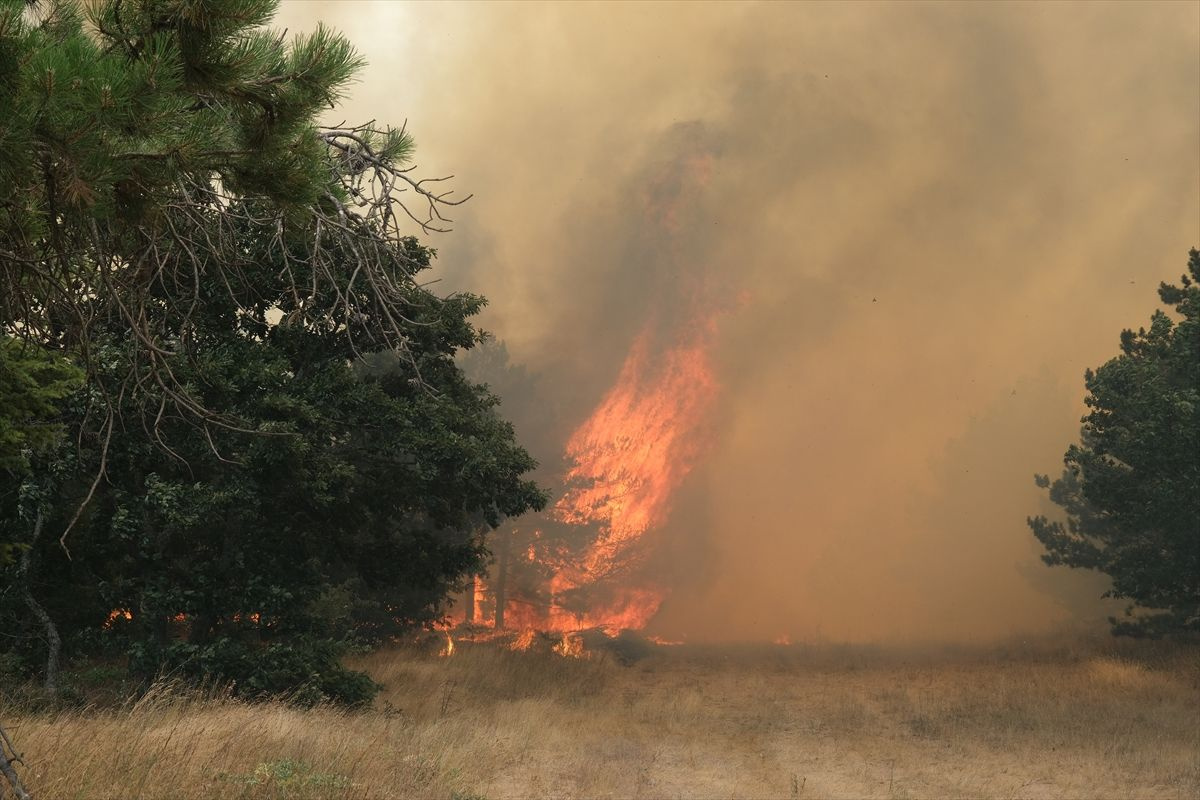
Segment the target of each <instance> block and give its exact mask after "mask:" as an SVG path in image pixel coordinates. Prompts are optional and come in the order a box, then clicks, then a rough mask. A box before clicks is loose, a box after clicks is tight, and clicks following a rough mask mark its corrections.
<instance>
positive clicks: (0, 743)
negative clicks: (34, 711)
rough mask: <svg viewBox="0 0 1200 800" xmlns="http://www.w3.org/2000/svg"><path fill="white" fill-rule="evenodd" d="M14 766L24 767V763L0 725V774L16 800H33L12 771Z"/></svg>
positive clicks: (18, 777)
mask: <svg viewBox="0 0 1200 800" xmlns="http://www.w3.org/2000/svg"><path fill="white" fill-rule="evenodd" d="M10 753H11V754H12V755H11V756H10V755H9V754H10ZM14 764H21V765H24V764H25V762H24V761H22V760H21V754H20V753H18V752H17V748H15V747H13V743H12V739H10V738H8V732H7V731H5V730H4V726H3V725H0V774H2V775H4V777H5V779H6V780H7V781H8V785H9V786H11V787H12V790H13V794H15V795H16V796H17V800H33V798H32V797H31V796H30V794H29V792H27V791H26V790H25V786H24V784H22V783H21V778H20V776H19V775H17V771H16V770H15V769H13V765H14Z"/></svg>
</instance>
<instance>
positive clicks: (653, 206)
mask: <svg viewBox="0 0 1200 800" xmlns="http://www.w3.org/2000/svg"><path fill="white" fill-rule="evenodd" d="M688 149H690V152H684V153H683V154H682V155H680V156H678V157H676V158H675V159H672V160H669V161H668V162H667V163H664V164H663V165H662V167H661V170H660V171H659V173H658V174H657V175H656V176H654V178H653V179H652V180H651V181H649V182H648V184H647V188H646V189H645V190H644V192H643V193H642V195H641V200H642V205H643V208H642V220H643V225H644V226H645V228H646V234H647V236H648V237H649V238H650V239H652V240H654V241H655V242H657V245H656V247H655V249H654V251H653V253H654V257H655V258H656V259H660V260H662V261H664V262H666V263H677V264H681V265H682V264H684V263H686V262H687V261H688V260H689V256H688V255H686V253H685V250H686V248H685V247H684V245H683V243H682V240H681V239H680V234H681V232H682V231H683V230H684V229H685V227H686V226H682V225H681V220H682V219H684V218H685V217H686V216H687V215H688V214H689V213H690V212H691V210H692V208H693V203H694V201H696V200H697V199H698V198H699V197H700V196H701V194H700V190H701V189H702V188H703V187H704V186H705V185H706V184H707V183H708V182H709V180H710V178H711V175H712V173H713V169H714V156H713V154H712V153H710V152H707V150H706V149H705V147H704V146H703V145H702V144H699V143H692V145H690V146H689V148H688ZM710 288H711V287H706V286H704V285H702V284H701V285H693V286H684V285H680V284H678V283H673V284H671V285H670V287H669V288H667V289H666V291H667V292H669V293H670V294H671V295H672V298H671V302H670V303H669V304H667V305H668V306H669V307H675V308H679V307H680V306H681V305H682V308H683V309H686V310H685V311H684V313H682V314H679V313H676V314H674V315H672V316H664V315H662V314H660V313H658V312H657V311H653V312H651V313H650V315H649V316H648V317H646V318H644V319H643V321H642V325H641V328H640V330H639V331H638V333H637V335H636V336H635V337H634V338H633V341H632V343H631V344H630V346H629V349H628V351H627V353H626V355H625V358H624V361H623V362H622V364H621V367H620V369H619V371H618V373H617V378H616V380H615V382H614V383H613V385H612V386H611V387H610V388H609V389H608V390H607V391H606V392H605V393H604V394H603V396H602V397H601V398H600V400H599V402H598V403H597V404H596V405H595V407H594V408H593V409H592V412H591V413H590V414H589V415H588V416H587V417H586V418H585V419H584V420H583V421H582V422H581V423H580V424H578V425H577V426H576V427H575V429H574V431H573V432H572V433H571V434H570V436H569V437H567V439H566V441H565V443H564V445H563V454H564V456H565V458H566V462H567V466H566V469H565V470H564V472H563V474H562V475H561V478H560V480H561V494H560V495H559V497H558V500H557V502H555V503H554V505H553V506H552V507H551V509H549V510H548V511H547V512H545V513H544V514H543V515H542V517H541V518H540V520H539V519H536V518H535V519H534V521H533V523H532V524H529V523H528V522H526V521H523V522H524V524H523V525H521V526H520V527H516V526H514V527H511V528H509V529H507V530H506V529H501V530H500V531H498V532H497V533H496V535H495V537H496V538H495V540H494V545H493V551H494V552H495V553H496V563H495V566H494V568H493V569H492V570H491V571H490V574H489V575H487V576H478V577H476V578H475V580H474V583H473V586H472V587H468V589H467V591H466V593H465V596H464V597H463V602H462V603H461V606H460V607H461V610H459V611H457V612H456V614H455V615H452V617H451V621H452V623H469V624H474V623H477V622H478V621H479V620H480V619H482V618H483V616H485V615H487V614H488V612H489V611H490V615H491V617H492V621H493V627H494V628H495V629H496V630H503V629H506V628H507V629H515V630H527V631H534V630H536V631H543V632H552V633H560V634H564V639H563V640H562V642H560V644H559V646H558V647H556V652H557V651H560V650H561V651H563V654H574V652H575V650H576V649H577V648H582V642H579V643H575V642H573V641H569V640H568V638H566V636H565V635H568V634H573V633H577V632H579V631H583V630H596V629H598V630H601V631H603V632H605V633H606V634H608V635H609V636H616V635H617V634H618V633H619V632H620V631H622V630H642V629H643V628H645V627H646V625H647V623H648V622H649V621H650V619H651V618H652V617H653V616H654V614H655V613H656V612H657V611H658V610H659V608H660V606H661V605H662V602H663V600H664V598H665V596H666V589H665V588H664V587H663V586H661V585H659V582H657V581H655V580H654V579H653V578H650V577H647V576H646V575H645V574H644V572H645V571H644V570H640V569H639V568H640V567H642V566H643V565H644V563H645V561H646V557H647V555H648V554H649V552H650V550H651V549H652V547H653V544H652V537H649V536H648V534H651V533H652V532H654V531H656V530H659V529H661V528H662V526H663V525H664V524H665V523H666V522H667V520H668V517H669V515H670V513H671V506H672V497H673V495H674V493H675V491H676V490H677V489H678V488H679V487H680V486H681V485H682V483H683V482H684V479H685V478H686V477H687V475H688V474H689V473H690V472H691V471H692V469H693V467H695V465H696V463H697V462H698V460H699V458H700V456H701V455H702V453H703V450H704V448H705V446H706V442H707V437H706V436H705V435H704V431H703V428H704V426H705V424H706V423H707V421H708V419H709V411H710V409H711V407H712V405H713V402H714V400H715V398H716V396H717V392H718V381H717V378H716V372H715V369H714V366H713V363H712V356H711V350H712V345H713V341H714V338H715V333H716V322H717V319H718V318H719V317H720V315H721V313H722V311H723V303H722V302H721V301H718V300H715V299H714V298H713V297H712V296H711V295H709V294H706V292H708V291H709V290H710ZM531 641H532V640H531V639H529V638H528V637H526V636H525V635H524V634H522V636H521V638H520V639H518V640H517V641H516V642H514V643H513V646H514V648H515V649H522V648H527V647H528V646H529V643H530V642H531Z"/></svg>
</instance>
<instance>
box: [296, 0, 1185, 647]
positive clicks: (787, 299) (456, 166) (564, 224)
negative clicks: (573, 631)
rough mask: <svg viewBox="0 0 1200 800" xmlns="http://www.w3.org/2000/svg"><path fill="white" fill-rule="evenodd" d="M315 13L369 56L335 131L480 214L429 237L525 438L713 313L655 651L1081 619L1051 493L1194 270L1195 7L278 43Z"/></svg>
mask: <svg viewBox="0 0 1200 800" xmlns="http://www.w3.org/2000/svg"><path fill="white" fill-rule="evenodd" d="M318 20H320V21H324V22H326V23H328V24H329V25H331V26H332V27H334V28H337V29H339V30H341V31H342V32H344V33H345V34H346V35H347V36H348V37H349V38H350V39H351V40H352V41H353V42H354V44H355V45H356V46H357V47H358V48H359V49H360V51H361V52H362V53H363V54H364V55H365V56H366V58H367V59H368V60H369V62H370V66H369V67H368V68H367V69H366V70H365V71H364V72H363V73H362V75H361V79H360V81H359V83H358V84H356V85H355V86H354V87H353V90H352V94H351V96H350V97H349V98H348V99H347V101H346V102H345V103H344V105H343V106H342V107H341V108H339V109H338V111H337V113H336V115H335V116H337V117H338V120H332V121H339V120H340V119H341V118H346V119H349V120H352V121H363V120H369V119H377V120H380V121H381V122H391V123H394V124H399V123H402V122H403V121H404V120H406V119H407V120H408V125H409V129H410V130H411V131H412V132H413V134H414V135H415V136H416V138H417V143H418V163H419V164H420V170H421V172H422V173H423V174H426V175H433V174H445V173H451V172H452V173H454V174H455V175H456V178H455V181H454V183H455V185H456V186H457V187H458V188H459V189H460V191H461V192H463V193H467V192H473V193H474V194H475V198H474V199H473V200H471V202H470V203H469V204H467V205H466V206H464V207H463V208H461V209H459V213H458V214H457V215H456V229H455V231H454V232H453V233H451V234H448V235H442V236H439V237H437V238H436V239H434V240H433V241H432V244H433V245H434V246H435V247H437V249H438V250H439V253H440V256H439V268H438V274H439V276H440V277H442V278H443V283H442V285H443V286H444V287H445V290H446V291H451V290H454V289H469V290H471V291H476V292H480V293H482V294H484V295H486V296H487V297H488V298H489V299H490V301H491V306H490V308H489V309H488V311H487V313H486V314H485V316H484V318H483V324H484V325H485V327H487V328H488V329H490V330H491V331H493V332H494V333H495V334H496V335H497V337H498V338H501V339H503V340H505V341H506V343H507V345H508V348H509V351H510V353H511V355H512V356H513V359H514V360H515V361H517V362H520V363H523V364H525V365H526V366H527V367H528V368H529V369H530V370H531V371H533V372H535V373H536V374H538V375H539V377H540V382H539V386H540V387H541V390H540V393H539V394H538V396H537V397H530V398H521V397H514V398H509V408H510V410H511V411H512V413H513V415H514V416H516V417H518V418H523V419H529V418H536V415H537V412H539V411H540V410H541V409H540V408H533V409H530V408H517V406H519V405H521V404H525V405H526V406H528V405H529V404H538V405H539V406H544V407H545V408H546V409H550V410H552V413H551V412H550V411H546V413H545V415H544V416H545V418H547V419H553V420H554V421H555V422H554V424H557V425H561V426H562V427H563V430H562V431H559V432H558V433H557V435H558V436H561V437H562V438H563V440H565V436H566V434H567V433H569V430H570V429H571V428H572V427H574V426H575V425H577V424H578V423H579V422H580V421H582V419H583V418H584V417H586V415H587V414H588V413H589V412H590V411H591V410H592V408H593V407H594V406H595V405H596V403H597V402H598V401H599V400H600V397H601V396H602V395H603V392H604V390H605V389H606V388H607V387H608V386H609V385H610V384H611V383H612V381H613V380H614V379H615V377H616V375H617V373H618V371H619V370H620V367H621V364H622V361H623V359H624V356H625V354H626V352H627V350H628V348H629V345H630V343H631V342H632V341H633V339H634V338H635V337H636V336H637V335H638V333H639V332H640V331H642V330H643V329H644V328H646V326H648V325H649V326H652V327H654V326H657V327H658V328H661V329H662V330H663V331H666V332H669V331H670V330H671V329H673V327H674V326H678V325H682V324H685V323H686V318H688V317H689V315H692V314H693V313H695V310H696V309H697V308H699V309H707V310H708V311H709V314H710V316H711V318H712V319H713V321H714V322H715V324H716V331H717V332H716V335H715V337H714V339H713V342H714V343H713V345H712V346H713V348H714V350H713V356H712V357H713V362H714V365H715V371H716V374H717V378H718V382H719V385H720V390H719V393H718V395H717V400H716V401H715V404H716V407H715V408H714V409H713V410H712V412H711V414H710V418H709V419H708V420H707V422H706V425H705V428H704V437H705V442H706V444H705V449H704V453H703V455H702V456H701V459H700V461H699V463H698V464H697V466H696V467H695V469H694V470H693V471H692V472H691V474H690V475H689V476H688V478H687V480H686V482H685V484H684V485H683V486H682V487H681V488H680V489H679V491H678V493H677V496H676V501H675V504H674V510H673V512H672V515H671V518H670V520H669V522H668V523H667V524H666V526H665V528H663V529H662V530H660V531H657V532H656V533H655V534H654V535H655V536H656V537H657V538H658V539H659V540H660V542H661V547H660V548H659V551H658V554H657V556H656V557H655V559H654V560H653V562H652V564H651V567H652V568H653V569H654V570H656V575H657V577H658V579H659V580H661V581H662V582H663V583H664V584H665V585H667V586H669V587H670V588H671V594H670V596H669V598H668V599H667V601H666V602H665V603H664V605H663V608H662V611H661V612H660V614H659V616H658V618H657V619H656V620H655V621H654V623H653V625H652V627H651V630H656V631H658V632H661V633H663V634H665V635H673V636H677V635H687V636H689V637H691V638H693V639H704V638H764V637H765V638H773V637H775V636H778V635H783V634H786V635H788V636H790V637H791V638H793V639H796V640H801V639H805V638H809V639H811V638H814V637H825V638H831V639H852V640H877V639H891V638H896V637H918V638H947V637H950V638H959V639H963V638H966V639H986V638H990V637H995V636H1000V635H1008V634H1012V633H1020V632H1026V631H1030V632H1032V631H1037V630H1041V629H1044V628H1047V627H1049V626H1051V625H1054V624H1057V623H1058V622H1060V621H1061V620H1063V619H1064V618H1065V616H1066V611H1065V610H1064V607H1063V606H1062V605H1061V604H1060V603H1058V602H1056V600H1055V599H1054V597H1053V596H1052V595H1051V594H1048V593H1046V591H1045V589H1046V587H1047V586H1054V585H1055V584H1056V583H1057V584H1058V585H1060V586H1068V587H1069V586H1070V585H1073V584H1075V583H1077V581H1076V580H1075V579H1074V577H1073V576H1069V575H1066V576H1064V575H1061V574H1059V573H1058V572H1052V571H1050V570H1049V569H1048V568H1045V567H1042V566H1040V564H1039V563H1038V561H1037V548H1036V542H1034V540H1033V539H1032V536H1031V534H1030V533H1029V531H1028V529H1027V528H1026V527H1025V522H1024V519H1025V517H1026V516H1027V515H1029V514H1033V513H1038V512H1039V511H1040V510H1042V509H1043V501H1042V500H1041V499H1040V496H1039V492H1038V490H1037V489H1036V487H1035V486H1034V485H1033V481H1032V475H1033V473H1034V472H1055V471H1057V470H1058V469H1060V468H1061V457H1062V453H1063V451H1064V449H1065V448H1066V446H1067V444H1068V443H1069V442H1070V441H1071V439H1072V438H1073V437H1074V436H1075V435H1076V434H1077V431H1078V424H1079V417H1080V415H1081V413H1082V409H1083V406H1082V394H1083V381H1082V374H1083V371H1084V369H1085V368H1087V367H1089V366H1093V367H1094V366H1098V365H1099V364H1100V363H1102V362H1103V361H1104V360H1106V359H1107V358H1109V357H1111V356H1113V355H1114V354H1115V353H1116V351H1117V343H1118V334H1119V332H1120V330H1121V328H1123V327H1129V326H1134V327H1136V326H1138V325H1141V324H1145V323H1146V321H1147V320H1148V319H1149V316H1150V314H1151V312H1152V310H1153V309H1154V308H1155V306H1156V304H1157V297H1156V295H1155V288H1156V287H1157V285H1158V282H1159V281H1160V280H1175V279H1177V278H1178V276H1179V275H1180V273H1181V272H1182V271H1183V270H1184V266H1185V264H1186V258H1187V249H1188V248H1189V247H1191V246H1195V245H1200V4H1197V3H1186V2H1178V3H1160V4H1154V3H1130V4H1116V3H1088V4H1067V3H1055V4H1036V5H1035V4H1028V3H1013V4H999V3H987V4H985V3H961V4H936V5H919V4H914V3H903V4H878V5H877V4H868V3H842V4H829V5H823V4H817V3H795V4H783V3H770V4H762V5H756V4H731V3H707V4H663V5H652V4H644V3H637V4H616V3H600V4H591V5H582V4H560V5H538V4H533V3H521V4H513V5H504V4H499V3H487V4H479V5H468V4H460V5H448V4H447V5H443V4H438V5H433V4H430V5H424V4H421V5H408V4H402V3H398V2H380V3H357V2H346V1H345V0H338V1H337V2H290V3H285V5H284V8H283V10H282V13H281V15H280V17H279V19H278V20H277V23H278V25H280V26H282V27H287V28H289V29H290V30H291V31H292V32H293V33H294V32H300V31H306V30H311V29H312V28H313V26H314V25H315V24H316V22H317V21H318ZM667 335H668V334H667V333H664V336H667ZM664 341H665V339H664ZM531 410H532V412H534V413H533V414H531V413H530V412H531ZM539 455H541V456H542V457H543V458H545V457H546V455H545V454H544V453H542V454H539ZM1089 590H1090V587H1089Z"/></svg>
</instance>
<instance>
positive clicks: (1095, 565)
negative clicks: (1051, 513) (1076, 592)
mask: <svg viewBox="0 0 1200 800" xmlns="http://www.w3.org/2000/svg"><path fill="white" fill-rule="evenodd" d="M1159 297H1160V298H1161V299H1162V301H1163V302H1164V303H1166V304H1168V305H1170V306H1172V307H1173V308H1174V311H1175V313H1176V314H1177V315H1178V317H1179V319H1178V320H1175V319H1172V317H1171V316H1170V315H1168V314H1167V313H1166V312H1164V311H1161V310H1160V311H1155V313H1154V315H1153V317H1151V320H1150V327H1149V329H1146V328H1141V329H1139V330H1138V331H1137V332H1136V333H1135V332H1133V331H1130V330H1126V331H1123V332H1122V333H1121V355H1119V356H1117V357H1116V358H1114V359H1112V360H1111V361H1109V362H1107V363H1106V364H1104V365H1103V366H1101V367H1100V368H1099V369H1097V370H1095V371H1092V370H1088V372H1087V374H1086V376H1085V382H1086V386H1087V390H1088V395H1087V398H1086V403H1087V406H1088V408H1089V412H1088V414H1087V415H1086V416H1085V417H1084V418H1083V429H1082V433H1081V437H1080V442H1079V444H1074V445H1071V447H1070V448H1069V449H1068V450H1067V453H1066V456H1065V457H1064V462H1065V464H1066V468H1065V470H1064V472H1063V474H1062V477H1060V478H1058V479H1056V480H1054V481H1051V480H1050V478H1049V477H1047V476H1044V475H1039V476H1037V481H1038V485H1039V486H1042V487H1043V488H1047V489H1049V491H1050V498H1051V500H1053V502H1055V503H1056V504H1058V505H1059V506H1061V507H1062V508H1063V510H1064V511H1065V512H1066V522H1065V524H1064V523H1063V522H1060V521H1052V520H1049V519H1047V518H1046V517H1044V516H1038V517H1034V518H1031V519H1030V520H1029V525H1030V527H1031V528H1032V529H1033V533H1034V535H1035V536H1036V537H1037V538H1038V540H1039V541H1041V543H1042V544H1043V545H1044V546H1045V548H1046V554H1045V555H1044V556H1043V557H1042V558H1043V560H1044V561H1045V562H1046V563H1047V564H1050V565H1055V564H1063V565H1066V566H1071V567H1082V568H1087V569H1095V570H1099V571H1101V572H1103V573H1106V574H1107V575H1109V576H1111V578H1112V590H1111V591H1110V593H1109V594H1110V595H1111V596H1113V597H1117V598H1124V599H1128V600H1130V601H1131V605H1130V608H1129V611H1128V614H1127V617H1126V619H1123V620H1120V621H1118V620H1113V625H1114V632H1117V633H1127V634H1142V635H1155V634H1160V633H1163V632H1167V631H1172V630H1191V631H1200V456H1198V454H1200V251H1197V250H1192V251H1191V252H1190V254H1189V258H1188V273H1187V274H1184V275H1183V277H1182V278H1181V281H1180V283H1179V285H1177V286H1176V285H1169V284H1166V283H1164V284H1162V285H1161V287H1160V288H1159Z"/></svg>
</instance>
